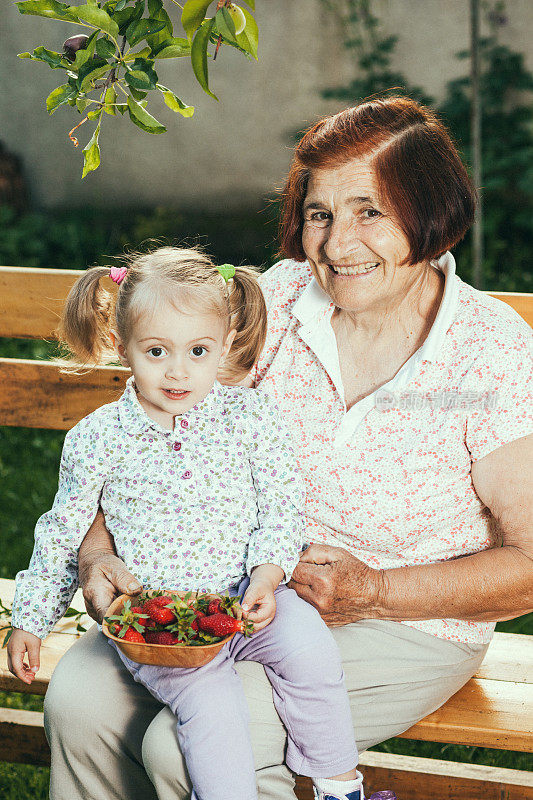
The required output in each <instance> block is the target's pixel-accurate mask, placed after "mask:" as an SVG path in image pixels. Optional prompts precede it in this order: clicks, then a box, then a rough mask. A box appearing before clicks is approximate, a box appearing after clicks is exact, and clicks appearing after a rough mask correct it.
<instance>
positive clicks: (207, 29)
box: [191, 19, 218, 100]
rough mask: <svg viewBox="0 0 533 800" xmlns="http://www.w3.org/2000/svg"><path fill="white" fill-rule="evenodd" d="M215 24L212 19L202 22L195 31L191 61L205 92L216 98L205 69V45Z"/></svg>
mask: <svg viewBox="0 0 533 800" xmlns="http://www.w3.org/2000/svg"><path fill="white" fill-rule="evenodd" d="M214 24H215V20H214V19H210V20H209V22H205V23H203V24H202V25H201V26H200V28H198V30H197V31H196V35H195V37H194V39H193V43H192V47H191V62H192V68H193V72H194V74H195V75H196V80H197V81H198V83H199V84H200V86H201V87H202V89H203V90H204V92H205V93H206V94H208V95H209V96H210V97H213V98H214V99H215V100H218V97H217V96H216V94H213V92H212V91H211V90H210V88H209V76H208V71H207V45H208V44H209V37H210V36H211V33H212V31H213V27H214Z"/></svg>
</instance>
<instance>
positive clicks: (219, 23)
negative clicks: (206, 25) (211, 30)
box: [215, 8, 237, 42]
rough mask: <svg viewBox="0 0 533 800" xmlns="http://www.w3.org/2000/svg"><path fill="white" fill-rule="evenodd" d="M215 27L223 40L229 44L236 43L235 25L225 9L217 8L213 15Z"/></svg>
mask: <svg viewBox="0 0 533 800" xmlns="http://www.w3.org/2000/svg"><path fill="white" fill-rule="evenodd" d="M215 25H216V29H217V31H218V32H219V33H220V35H221V36H223V37H224V39H228V40H229V41H230V42H236V41H237V40H236V38H235V24H234V22H233V20H232V18H231V16H230V13H229V11H228V9H227V8H219V9H218V11H217V13H216V14H215Z"/></svg>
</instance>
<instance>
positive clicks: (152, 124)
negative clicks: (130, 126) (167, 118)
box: [128, 95, 166, 133]
mask: <svg viewBox="0 0 533 800" xmlns="http://www.w3.org/2000/svg"><path fill="white" fill-rule="evenodd" d="M128 112H129V115H130V119H131V121H132V122H134V123H135V125H137V126H138V127H139V128H141V129H142V130H143V131H146V132H147V133H164V132H165V131H166V128H165V126H164V125H161V123H160V122H158V121H157V120H156V119H155V117H152V115H151V114H149V113H148V111H146V109H144V108H143V107H142V106H141V105H139V103H137V102H136V101H135V100H134V99H133V97H130V96H129V95H128Z"/></svg>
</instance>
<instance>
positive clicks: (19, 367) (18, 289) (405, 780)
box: [0, 267, 533, 800]
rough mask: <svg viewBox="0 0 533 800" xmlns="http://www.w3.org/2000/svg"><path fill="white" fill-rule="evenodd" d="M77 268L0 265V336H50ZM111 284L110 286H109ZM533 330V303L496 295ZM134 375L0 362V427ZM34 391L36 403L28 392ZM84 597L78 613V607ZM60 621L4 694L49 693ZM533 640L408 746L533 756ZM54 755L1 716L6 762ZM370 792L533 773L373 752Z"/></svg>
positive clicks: (37, 732)
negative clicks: (24, 675) (28, 677)
mask: <svg viewBox="0 0 533 800" xmlns="http://www.w3.org/2000/svg"><path fill="white" fill-rule="evenodd" d="M78 275H79V273H78V272H77V271H73V270H46V269H20V268H16V267H0V336H2V337H16V338H30V339H31V338H37V339H47V338H50V337H51V336H53V331H54V329H55V327H56V325H57V321H58V317H59V313H60V309H61V306H62V303H63V301H64V298H65V297H66V294H67V293H68V290H69V289H70V287H71V285H72V283H73V282H74V281H75V279H76V278H77V277H78ZM113 286H114V285H113V284H112V283H111V281H110V282H109V287H110V288H113ZM495 296H496V297H499V298H500V299H501V300H503V301H505V302H507V303H509V304H510V305H512V306H513V307H514V308H515V309H516V310H517V311H518V313H519V314H521V315H522V316H523V317H524V319H526V321H527V322H528V323H529V324H530V325H533V295H527V294H510V293H507V294H506V293H504V294H497V295H495ZM127 375H128V372H127V371H126V370H124V369H122V368H115V367H103V368H100V369H97V370H95V371H94V372H92V373H90V374H88V375H83V376H71V375H64V374H62V373H60V371H59V368H58V365H57V364H54V363H51V362H46V361H31V360H24V359H5V358H0V424H3V425H12V426H21V427H30V428H51V429H56V430H68V429H69V428H71V427H72V426H73V425H74V424H75V423H76V422H77V421H78V420H79V419H81V417H83V416H85V415H86V414H88V413H89V412H90V411H92V410H93V409H95V408H97V407H98V406H100V405H102V404H103V403H106V402H109V401H110V400H113V399H115V398H116V397H117V395H118V394H119V392H120V391H121V389H122V387H123V385H124V381H125V379H126V377H127ZM28 385H31V387H32V391H31V395H30V394H29V393H28V391H27V388H28ZM12 595H13V581H10V580H6V579H3V580H0V598H1V599H2V600H3V601H4V602H6V603H10V601H11V598H12ZM82 602H83V601H82V598H81V595H80V594H79V593H78V595H77V598H76V599H75V601H74V603H73V605H74V606H75V607H76V608H78V609H80V610H81V609H82V608H83V605H82ZM75 638H76V634H75V632H73V630H72V624H71V623H70V621H69V620H62V621H61V622H60V623H59V624H58V626H56V629H55V630H54V632H53V633H51V634H50V636H49V637H48V638H47V639H46V641H45V643H44V645H43V648H42V668H41V671H40V673H39V675H38V677H37V679H36V680H35V682H34V683H33V684H32V686H31V687H28V686H26V685H25V684H23V683H22V682H20V681H18V680H17V679H16V678H14V677H13V676H12V675H11V674H10V673H9V672H8V670H7V663H6V651H5V650H1V651H0V689H2V690H4V691H10V692H30V693H31V694H37V695H44V694H45V692H46V688H47V686H48V682H49V680H50V676H51V674H52V672H53V669H54V667H55V665H56V664H57V662H58V660H59V658H60V657H61V655H62V654H63V653H64V652H65V651H66V650H67V649H68V647H70V645H71V644H72V643H73V641H75ZM532 684H533V637H528V636H522V635H517V634H503V633H499V634H496V636H495V637H494V640H493V642H492V644H491V646H490V647H489V650H488V653H487V656H486V658H485V660H484V662H483V664H482V666H481V668H480V669H479V671H478V672H477V674H476V675H475V676H474V677H473V678H472V679H471V680H470V681H469V682H468V683H467V684H466V685H465V686H464V687H463V688H462V689H461V690H460V691H459V692H457V694H455V695H454V696H453V697H452V698H450V700H449V701H448V702H447V703H446V704H445V705H444V706H443V707H442V708H440V709H439V710H438V711H436V712H434V713H433V714H431V715H429V716H428V717H426V718H425V719H424V720H422V721H421V722H419V723H417V724H416V725H414V726H413V727H412V728H411V729H410V730H408V731H406V732H405V733H404V734H403V737H404V738H408V739H415V740H421V741H432V742H442V743H450V744H462V745H478V746H483V747H491V748H499V749H505V750H513V751H521V752H526V753H531V752H532V751H533V689H532ZM49 757H50V754H49V750H48V746H47V744H46V740H45V737H44V731H43V726H42V714H40V713H38V712H32V711H24V710H15V709H10V708H0V761H1V760H3V761H9V762H22V763H31V764H36V765H46V764H48V763H49ZM361 763H362V765H363V768H364V772H365V784H366V787H367V791H368V792H369V793H370V792H371V791H375V790H376V789H378V788H382V787H384V786H394V788H395V790H396V792H397V794H398V797H399V798H400V800H411V798H413V800H415V798H416V800H481V799H482V798H483V800H533V774H532V773H529V772H525V771H519V770H513V769H499V768H494V767H485V766H478V765H472V764H462V763H456V762H447V761H438V760H434V759H422V758H412V757H407V756H398V755H393V754H388V753H375V752H367V753H364V754H363V755H362V757H361ZM297 795H298V798H299V799H300V800H311V798H312V794H311V790H310V786H309V782H308V781H307V780H301V779H299V780H298V786H297Z"/></svg>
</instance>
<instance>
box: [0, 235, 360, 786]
mask: <svg viewBox="0 0 533 800" xmlns="http://www.w3.org/2000/svg"><path fill="white" fill-rule="evenodd" d="M232 273H233V277H232V278H231V277H230V276H231V274H232ZM109 277H111V278H112V279H113V280H115V282H116V283H118V284H119V289H118V293H117V297H116V302H115V303H113V299H112V297H113V296H112V295H111V294H110V293H109V292H107V291H106V290H105V289H104V288H103V287H102V286H101V282H105V281H107V280H108V279H109ZM62 329H63V337H64V339H65V342H66V343H67V345H68V346H69V348H70V350H71V351H72V352H73V353H74V354H75V356H76V357H77V359H78V361H79V362H81V363H82V364H83V365H84V366H85V367H89V366H94V365H96V364H101V363H104V362H106V361H109V360H110V357H113V356H114V357H115V358H116V355H118V358H119V359H120V361H121V363H122V364H123V365H124V366H127V367H129V368H130V369H131V371H132V376H131V377H130V378H129V379H128V382H127V385H126V389H125V391H124V394H123V395H122V396H121V397H120V399H119V400H117V401H116V402H113V403H109V404H108V405H105V406H103V407H101V408H99V409H97V410H96V411H94V412H93V413H92V414H89V415H88V416H87V417H85V418H84V419H82V420H81V422H79V423H78V424H77V425H76V426H75V427H74V428H73V429H72V430H71V431H70V432H69V433H68V434H67V436H66V438H65V444H64V448H63V456H62V462H61V470H60V476H59V488H58V492H57V495H56V498H55V501H54V505H53V507H52V509H51V511H49V512H47V513H46V514H44V515H43V516H42V517H41V518H40V519H39V521H38V523H37V527H36V532H35V548H34V551H33V555H32V559H31V562H30V566H29V568H28V569H27V570H25V571H23V572H20V573H19V574H18V575H17V581H16V583H17V586H16V595H15V601H14V605H13V626H14V628H15V630H14V631H13V635H12V637H11V639H10V642H9V647H8V650H9V659H10V669H11V671H12V672H13V673H14V674H15V675H16V676H17V677H19V678H21V680H23V681H25V682H26V683H31V681H32V680H33V678H34V677H35V673H36V671H37V669H38V666H39V649H40V644H41V639H43V638H44V637H45V636H46V635H47V634H48V633H49V632H50V630H51V629H52V627H53V626H54V624H55V623H56V622H57V620H58V619H59V618H60V617H61V616H62V615H63V614H64V612H65V610H66V609H67V607H68V606H69V604H70V601H71V599H72V596H73V594H74V591H75V589H76V587H77V552H78V549H79V547H80V544H81V542H82V540H83V538H84V536H85V534H86V533H87V530H88V529H89V527H90V525H91V523H92V521H93V519H94V517H95V514H96V512H97V510H98V506H99V505H101V507H102V509H103V512H104V514H105V518H106V525H107V527H108V528H109V531H110V532H111V533H112V534H113V536H114V539H115V543H116V548H117V552H118V554H119V555H120V556H121V558H123V560H124V561H125V563H126V565H127V566H128V568H129V569H130V571H131V572H132V573H133V574H134V575H135V576H136V577H137V578H138V579H139V581H140V582H141V583H142V584H144V585H145V586H147V587H151V588H159V587H175V588H179V589H183V590H191V589H197V588H200V589H202V590H204V591H210V592H223V591H225V590H227V589H229V590H230V591H231V592H232V593H233V594H234V593H235V592H236V591H238V592H239V593H242V592H243V591H245V594H244V601H243V608H244V609H245V611H246V613H247V616H248V619H249V620H250V621H252V622H253V623H254V625H255V630H256V632H255V633H254V634H253V636H252V637H251V638H249V639H248V638H245V637H244V636H242V635H241V634H236V635H235V636H234V638H233V639H232V640H231V641H230V642H229V643H228V644H227V645H226V646H225V647H224V648H223V649H222V650H221V651H220V653H219V654H218V655H217V656H216V657H215V659H214V660H213V661H211V662H210V663H209V664H206V665H205V666H203V667H199V668H197V669H178V668H168V667H154V666H147V665H143V664H137V663H135V662H132V661H130V660H129V659H127V658H126V657H125V656H123V655H122V654H120V653H119V655H120V657H121V658H122V661H123V662H124V664H125V665H126V667H127V669H128V670H129V671H130V672H131V673H132V675H133V676H134V678H135V680H136V681H138V682H140V683H142V684H143V685H144V686H146V688H147V689H148V690H149V691H150V692H151V693H152V694H153V695H154V696H155V697H157V698H158V699H159V700H160V701H161V702H162V703H165V704H167V705H168V706H169V707H170V708H171V709H172V711H173V712H174V714H175V715H176V717H177V735H178V739H179V743H180V747H181V750H182V753H183V754H184V757H185V759H186V762H187V767H188V771H189V775H190V777H191V782H192V785H193V793H192V798H193V799H194V798H196V799H197V800H255V798H256V797H257V793H256V784H255V773H254V763H253V756H252V749H251V744H250V742H249V738H248V723H247V708H246V700H245V698H244V694H243V692H242V688H241V686H240V680H239V678H238V675H237V673H236V672H235V670H234V669H233V663H234V662H235V661H236V660H241V659H247V660H253V661H259V662H260V663H262V664H263V665H264V666H265V670H266V672H267V675H268V676H269V679H270V681H271V683H272V687H273V695H274V702H275V704H276V708H277V711H278V713H279V715H280V717H281V719H282V721H283V722H284V724H285V727H286V729H287V735H288V749H287V764H288V766H289V767H290V768H291V769H292V770H293V771H294V772H297V773H299V774H303V775H308V776H311V777H312V778H313V781H314V784H315V796H316V797H317V798H323V799H324V798H326V799H327V798H329V799H330V800H337V799H339V800H363V790H362V783H361V775H360V773H358V772H357V771H356V769H355V767H356V764H357V749H356V744H355V740H354V733H353V725H352V720H351V716H350V708H349V703H348V698H347V695H346V692H345V689H344V685H343V673H342V667H341V663H340V659H339V655H338V653H337V649H336V646H335V644H334V641H333V639H332V637H331V635H330V633H329V631H328V629H327V628H326V626H325V624H324V623H323V621H322V620H321V618H320V616H319V614H318V613H317V611H316V610H315V609H314V608H313V607H312V606H310V605H309V604H307V603H306V602H304V601H303V600H301V598H299V597H298V596H297V594H296V593H295V592H294V591H293V590H290V589H288V588H287V587H286V585H285V583H286V582H287V581H288V580H289V579H290V577H291V574H292V571H293V569H294V567H295V566H296V564H297V563H298V557H299V551H300V547H301V541H302V521H301V517H300V515H299V508H300V506H301V504H302V490H301V487H300V482H299V477H298V474H297V472H296V470H295V466H294V462H293V456H292V453H291V450H290V445H289V439H288V434H287V433H286V432H285V431H284V429H283V426H282V424H281V421H280V419H279V416H278V414H277V411H276V408H275V406H274V405H273V403H272V402H271V401H270V400H269V398H268V396H267V395H266V394H264V393H259V392H256V391H254V390H251V389H243V388H235V387H229V386H223V385H221V384H220V383H218V382H217V380H216V379H217V375H219V376H224V379H225V380H227V381H229V380H232V381H233V382H234V383H235V382H237V381H238V380H239V379H241V378H242V377H244V376H245V375H246V374H247V372H248V371H249V370H250V369H251V367H252V365H253V364H254V362H255V361H256V359H257V357H258V355H259V353H260V351H261V348H262V346H263V343H264V338H265V330H266V311H265V304H264V301H263V297H262V293H261V290H260V288H259V285H258V283H257V281H256V279H255V276H254V273H253V272H252V271H251V270H249V269H245V268H237V269H236V270H235V269H234V268H229V265H225V266H224V267H221V268H217V267H216V266H215V265H214V264H213V263H212V262H211V261H210V260H209V259H208V258H207V257H206V256H205V255H203V254H202V253H200V252H198V251H196V250H180V249H175V248H162V249H159V250H156V251H155V252H152V253H150V254H148V255H143V256H139V257H136V258H133V259H132V260H131V261H130V264H129V267H128V268H126V267H122V268H117V267H112V268H111V270H109V269H107V268H104V267H94V268H93V269H90V270H88V271H87V272H86V273H84V274H83V275H82V277H81V278H80V279H79V280H78V282H77V283H76V285H75V286H74V288H73V289H72V291H71V293H70V295H69V297H68V300H67V302H66V305H65V310H64V317H63V325H62ZM109 342H111V343H112V344H113V349H110V347H109ZM115 353H116V355H115ZM236 587H238V588H236ZM26 652H27V653H28V659H29V665H28V664H25V663H24V658H25V654H26ZM117 652H118V651H117ZM111 713H112V712H111Z"/></svg>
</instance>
